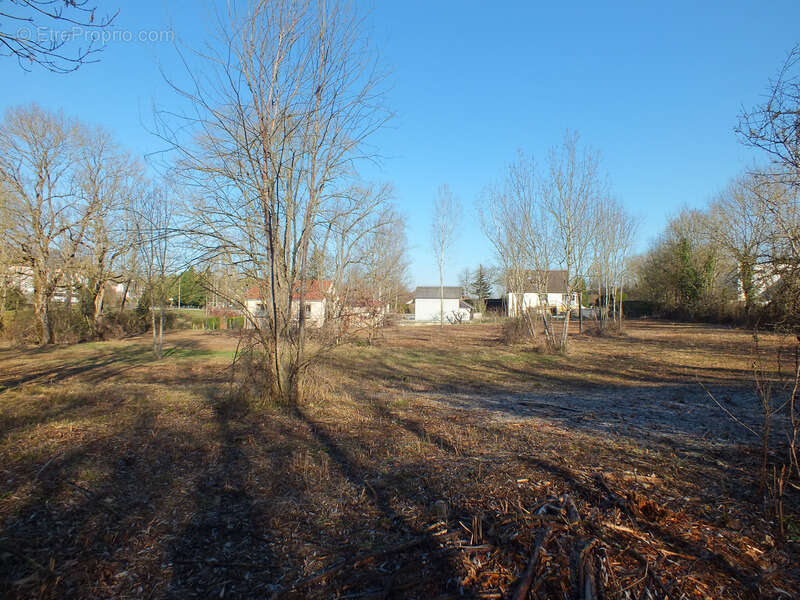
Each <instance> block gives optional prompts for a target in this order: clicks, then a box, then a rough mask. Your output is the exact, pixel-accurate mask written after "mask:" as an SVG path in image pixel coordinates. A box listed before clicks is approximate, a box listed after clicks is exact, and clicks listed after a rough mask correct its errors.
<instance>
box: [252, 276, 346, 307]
mask: <svg viewBox="0 0 800 600" xmlns="http://www.w3.org/2000/svg"><path fill="white" fill-rule="evenodd" d="M332 289H333V282H331V281H330V280H329V279H320V280H316V279H313V280H311V281H309V282H307V283H306V294H305V299H306V300H307V301H311V302H314V301H317V302H319V301H321V300H324V299H325V296H326V294H329V293H330V292H331V290H332ZM260 298H261V289H260V288H259V287H258V286H257V285H254V286H253V287H251V288H250V289H249V290H247V296H246V299H247V300H259V299H260ZM292 299H293V300H299V299H300V282H299V281H295V282H294V292H293V293H292Z"/></svg>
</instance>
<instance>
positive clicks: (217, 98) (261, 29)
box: [159, 0, 388, 402]
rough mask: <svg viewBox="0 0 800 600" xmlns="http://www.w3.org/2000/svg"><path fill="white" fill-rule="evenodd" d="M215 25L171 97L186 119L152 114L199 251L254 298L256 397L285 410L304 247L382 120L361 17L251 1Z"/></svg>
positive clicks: (299, 353)
mask: <svg viewBox="0 0 800 600" xmlns="http://www.w3.org/2000/svg"><path fill="white" fill-rule="evenodd" d="M217 21H218V27H217V32H216V33H217V36H216V37H217V39H216V43H215V45H213V46H210V47H208V48H207V49H204V50H203V51H202V52H195V53H194V54H193V55H192V57H191V59H190V58H188V57H185V59H186V60H185V64H186V65H187V69H188V73H187V75H188V79H189V82H190V83H189V84H188V86H179V85H174V88H175V90H176V92H178V93H179V94H180V95H181V96H182V97H183V98H184V99H186V100H187V101H188V102H189V104H190V105H191V108H190V110H189V111H188V112H187V113H185V114H184V115H183V116H182V117H181V116H178V118H177V119H176V118H175V117H174V114H171V113H167V112H162V113H160V114H159V127H160V129H159V131H160V133H161V135H162V137H164V139H166V140H168V141H170V142H171V143H172V144H173V148H174V150H175V152H176V154H177V161H176V162H177V169H176V170H177V174H178V176H179V177H181V180H182V181H183V182H184V183H185V184H186V185H187V186H188V187H189V188H193V189H194V190H195V192H196V193H195V196H196V198H197V200H196V202H195V203H194V211H193V215H192V217H193V218H192V222H191V227H190V229H191V231H190V234H191V236H192V238H193V243H194V246H195V248H196V249H197V250H199V253H200V255H201V257H202V258H205V259H207V260H212V259H213V258H214V257H218V256H219V257H229V258H230V260H231V261H232V262H233V263H234V264H235V265H238V266H241V267H242V270H243V271H244V272H245V273H246V275H247V277H248V279H249V280H250V281H251V282H253V283H255V284H256V287H257V288H258V290H259V295H260V296H261V305H262V307H263V308H264V310H263V317H262V318H259V319H253V320H252V322H251V326H252V327H253V331H254V333H255V336H256V337H257V339H258V343H259V347H260V348H261V349H262V351H263V353H264V364H263V369H264V373H265V374H266V376H267V377H266V378H267V379H268V380H269V381H268V382H267V383H266V389H265V391H264V395H265V396H270V397H272V398H274V399H276V400H278V401H283V402H294V401H296V400H297V399H298V398H299V397H300V396H301V393H302V386H301V380H302V376H303V373H304V372H305V370H306V368H307V366H308V364H309V363H308V360H307V356H306V326H307V323H306V319H305V311H304V309H303V307H304V305H305V295H306V290H307V286H308V283H309V282H308V277H307V274H308V263H309V255H310V248H311V243H312V240H313V238H314V235H315V231H316V230H318V221H319V219H320V216H321V215H322V214H323V213H325V212H326V210H327V209H328V208H329V207H330V206H331V205H332V204H335V202H336V201H337V199H338V197H339V196H340V195H341V193H342V192H343V191H346V190H347V189H349V188H350V185H349V184H348V181H350V180H352V179H353V178H354V175H355V172H354V167H355V165H356V164H357V161H358V159H360V158H363V157H364V155H365V154H364V153H365V151H366V147H365V146H364V141H365V140H366V139H367V138H368V137H369V135H370V134H371V133H373V132H374V131H375V130H376V129H377V128H379V127H380V126H381V125H382V124H383V123H384V122H385V120H386V118H387V117H388V115H387V113H386V111H385V110H384V109H383V107H382V106H381V104H380V98H381V94H380V82H381V77H380V75H379V73H378V72H377V70H376V55H375V53H374V51H373V50H372V48H371V47H370V46H369V44H368V42H367V39H366V36H365V34H364V26H363V23H362V21H361V19H360V18H359V17H358V15H356V14H355V13H354V12H352V11H350V10H349V9H347V8H344V7H342V6H339V5H338V4H334V3H326V2H293V1H290V0H275V1H269V2H268V1H264V0H253V1H251V2H248V3H246V4H245V5H244V6H241V5H233V4H229V5H228V6H227V12H226V13H225V14H223V15H218V19H217ZM298 307H299V310H298ZM295 315H297V316H296V317H295Z"/></svg>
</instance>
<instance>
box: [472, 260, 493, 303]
mask: <svg viewBox="0 0 800 600" xmlns="http://www.w3.org/2000/svg"><path fill="white" fill-rule="evenodd" d="M470 291H471V292H472V293H473V295H475V296H476V297H477V299H478V306H477V307H476V308H478V310H480V311H481V312H483V311H484V309H485V307H486V299H487V298H488V297H489V295H490V294H491V293H492V284H491V283H490V282H489V276H488V275H487V274H486V269H484V268H483V265H478V268H477V269H476V270H475V275H474V277H473V279H472V289H471V290H470Z"/></svg>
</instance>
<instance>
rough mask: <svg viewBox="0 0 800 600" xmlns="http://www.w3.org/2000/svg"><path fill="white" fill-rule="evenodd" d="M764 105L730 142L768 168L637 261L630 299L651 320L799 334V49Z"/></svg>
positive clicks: (746, 174)
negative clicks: (653, 316)
mask: <svg viewBox="0 0 800 600" xmlns="http://www.w3.org/2000/svg"><path fill="white" fill-rule="evenodd" d="M766 98H767V99H766V101H765V102H764V103H763V104H761V105H759V106H756V107H755V108H753V109H751V110H747V111H744V112H742V114H741V115H740V117H739V122H738V125H737V127H736V133H737V135H738V136H739V139H740V141H741V142H743V143H744V144H746V145H748V146H751V147H754V148H756V149H759V150H762V151H763V155H764V156H766V158H767V161H766V162H765V163H764V164H763V165H761V166H753V167H751V168H748V169H745V170H743V171H742V172H741V173H740V174H739V175H737V176H736V177H734V178H733V179H732V180H731V181H730V182H728V184H727V185H726V186H725V187H724V189H722V190H721V191H720V192H719V193H718V194H717V195H716V196H715V197H714V198H713V199H711V200H710V201H709V202H708V203H707V205H706V206H704V207H702V208H696V209H689V208H687V209H684V210H682V211H681V212H680V213H679V214H678V215H677V216H675V217H674V218H672V219H671V220H670V222H669V223H668V224H667V227H666V228H665V230H664V232H663V233H662V234H661V235H660V236H659V238H658V239H657V240H656V241H655V243H654V244H653V245H652V247H651V248H650V250H649V251H648V252H647V253H645V254H644V255H643V256H642V257H640V258H639V259H638V260H637V264H636V268H635V276H636V286H637V290H636V292H637V294H638V295H639V296H640V297H641V298H643V299H645V300H648V301H650V302H651V303H652V304H653V306H654V309H655V311H656V312H657V313H659V314H663V315H667V316H674V317H683V318H690V319H701V320H727V321H735V322H746V323H750V324H755V323H762V324H768V325H772V326H784V325H785V326H791V327H796V326H797V325H798V324H800V319H799V317H800V270H798V267H800V206H799V202H800V197H799V196H798V193H799V192H800V46H799V47H795V48H794V49H793V50H792V51H791V52H790V53H789V55H788V57H787V59H786V61H785V62H784V64H783V65H782V67H781V68H780V70H779V72H778V75H777V77H776V78H775V79H774V80H773V81H772V82H771V83H770V84H769V87H768V89H767V95H766Z"/></svg>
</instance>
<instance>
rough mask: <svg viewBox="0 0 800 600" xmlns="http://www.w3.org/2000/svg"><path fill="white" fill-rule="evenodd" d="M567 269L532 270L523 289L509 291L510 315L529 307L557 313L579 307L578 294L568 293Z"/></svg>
mask: <svg viewBox="0 0 800 600" xmlns="http://www.w3.org/2000/svg"><path fill="white" fill-rule="evenodd" d="M568 287H569V286H568V282H567V272H566V271H565V270H553V271H530V272H529V273H528V277H527V282H526V283H525V285H524V287H523V289H522V290H521V291H516V292H509V293H508V316H509V317H513V316H516V315H518V314H519V313H520V312H521V311H523V310H525V309H528V308H545V309H547V310H550V311H551V312H553V313H555V314H561V313H563V312H566V310H567V308H568V307H569V308H572V309H577V308H578V294H577V292H573V293H572V294H571V295H570V294H568V293H567V289H568Z"/></svg>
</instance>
